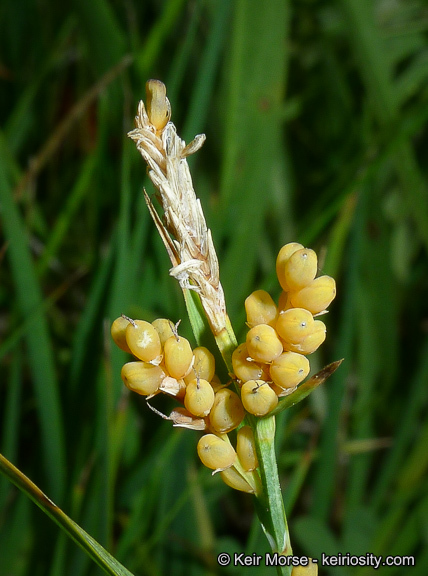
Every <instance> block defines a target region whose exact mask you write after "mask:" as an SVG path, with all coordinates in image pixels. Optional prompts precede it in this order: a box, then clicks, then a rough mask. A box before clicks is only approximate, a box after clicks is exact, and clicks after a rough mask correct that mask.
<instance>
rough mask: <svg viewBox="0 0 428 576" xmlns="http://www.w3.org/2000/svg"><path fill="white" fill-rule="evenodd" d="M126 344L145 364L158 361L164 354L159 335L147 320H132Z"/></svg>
mask: <svg viewBox="0 0 428 576" xmlns="http://www.w3.org/2000/svg"><path fill="white" fill-rule="evenodd" d="M125 335H126V342H127V344H128V346H129V348H130V350H131V352H132V354H133V355H134V356H136V357H137V358H139V359H140V360H143V361H144V362H152V361H153V360H157V359H158V358H159V357H160V355H161V354H162V346H161V342H160V339H159V334H158V333H157V332H156V330H155V329H154V328H153V326H152V325H151V324H150V323H149V322H146V321H145V320H132V321H131V322H129V324H128V326H127V328H126V332H125Z"/></svg>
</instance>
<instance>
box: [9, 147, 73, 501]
mask: <svg viewBox="0 0 428 576" xmlns="http://www.w3.org/2000/svg"><path fill="white" fill-rule="evenodd" d="M1 163H2V159H1V158H0V164H1ZM4 174H5V171H4V170H3V169H2V168H1V167H0V202H1V205H2V214H1V216H2V221H3V226H4V230H5V235H6V239H7V240H8V242H9V246H8V256H9V260H10V266H11V269H12V275H13V279H14V283H15V287H16V293H17V297H18V303H19V308H20V315H21V318H23V319H26V318H28V317H31V316H33V317H34V318H33V321H32V329H31V330H29V331H28V332H27V333H26V340H27V345H28V351H29V362H30V366H31V372H32V374H33V383H34V388H35V394H36V397H37V401H38V412H39V419H40V427H41V433H42V442H43V456H42V457H43V460H44V465H45V473H46V478H47V480H48V483H49V487H50V490H51V492H52V494H54V495H55V498H56V499H57V500H61V498H62V496H63V494H64V490H65V470H66V467H65V465H66V459H65V447H64V432H63V419H62V414H61V409H60V401H59V390H58V381H57V378H56V375H55V365H54V359H53V354H52V345H51V342H50V338H49V331H48V325H47V320H46V317H45V316H44V314H43V312H42V306H43V298H42V293H41V289H40V286H39V284H38V283H37V279H36V275H35V271H34V266H33V262H32V259H31V255H30V251H29V247H28V244H27V234H26V231H25V228H24V225H23V222H22V220H21V217H20V214H19V212H18V208H17V206H16V204H15V203H14V201H13V198H12V190H11V188H10V186H9V185H8V182H7V181H6V179H5V178H4Z"/></svg>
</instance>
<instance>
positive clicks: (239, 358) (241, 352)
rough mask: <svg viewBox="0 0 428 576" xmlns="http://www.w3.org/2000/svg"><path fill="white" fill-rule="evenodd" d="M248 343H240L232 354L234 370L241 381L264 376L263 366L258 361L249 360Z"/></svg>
mask: <svg viewBox="0 0 428 576" xmlns="http://www.w3.org/2000/svg"><path fill="white" fill-rule="evenodd" d="M249 357H250V355H249V353H248V350H247V345H246V344H240V345H239V346H238V348H236V349H235V350H234V352H233V354H232V366H233V372H234V374H235V375H236V377H237V378H239V380H241V382H246V381H247V380H257V379H258V378H261V377H262V374H263V368H262V367H261V366H260V364H257V362H254V361H253V360H251V359H250V360H249V359H248V358H249Z"/></svg>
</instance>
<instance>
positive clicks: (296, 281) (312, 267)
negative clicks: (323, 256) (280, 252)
mask: <svg viewBox="0 0 428 576" xmlns="http://www.w3.org/2000/svg"><path fill="white" fill-rule="evenodd" d="M317 267H318V258H317V255H316V254H315V252H314V251H313V250H311V249H310V248H301V249H300V250H296V252H293V254H292V255H291V256H290V258H289V259H288V260H287V261H286V262H285V264H284V278H285V283H286V285H287V287H288V290H289V291H292V290H300V289H301V288H304V287H305V286H307V285H308V284H310V283H311V282H312V280H313V279H314V278H315V276H316V274H317ZM302 308H303V306H302Z"/></svg>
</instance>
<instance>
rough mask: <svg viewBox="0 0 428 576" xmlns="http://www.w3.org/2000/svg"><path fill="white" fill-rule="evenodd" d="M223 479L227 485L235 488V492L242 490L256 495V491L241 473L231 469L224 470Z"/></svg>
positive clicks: (222, 472)
mask: <svg viewBox="0 0 428 576" xmlns="http://www.w3.org/2000/svg"><path fill="white" fill-rule="evenodd" d="M220 476H221V479H222V480H223V482H224V483H225V484H227V485H228V486H230V487H231V488H233V489H234V490H240V491H241V492H248V494H254V489H253V488H251V486H250V485H249V483H248V482H247V481H246V480H245V478H244V477H243V476H241V474H239V472H238V471H237V470H236V469H235V468H233V467H231V468H227V470H222V471H221V472H220Z"/></svg>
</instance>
